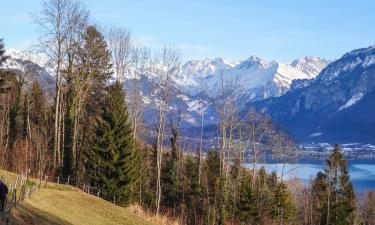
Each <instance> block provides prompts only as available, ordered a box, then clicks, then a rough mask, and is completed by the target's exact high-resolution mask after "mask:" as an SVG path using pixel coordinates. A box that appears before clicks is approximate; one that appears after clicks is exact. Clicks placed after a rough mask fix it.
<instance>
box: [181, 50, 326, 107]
mask: <svg viewBox="0 0 375 225" xmlns="http://www.w3.org/2000/svg"><path fill="white" fill-rule="evenodd" d="M328 63H329V61H327V60H324V59H321V58H318V57H304V58H301V59H299V60H295V61H293V62H292V63H290V64H285V63H280V62H276V61H271V62H268V61H266V60H263V59H261V58H260V57H258V56H254V55H252V56H250V57H249V58H247V59H245V60H243V61H240V62H236V61H229V60H225V59H222V58H216V59H205V60H193V61H189V62H187V63H186V64H185V65H184V66H182V70H181V71H182V72H181V76H180V77H179V79H177V81H176V83H177V84H179V85H180V87H181V89H183V90H186V91H188V92H189V94H192V95H194V94H197V93H199V92H200V90H202V86H203V89H204V90H206V91H207V92H208V93H209V95H210V96H215V93H216V91H217V87H218V84H220V83H221V80H222V79H224V81H225V83H227V84H232V85H239V86H241V87H240V90H241V92H243V93H244V95H247V96H248V97H249V98H250V99H252V100H261V99H264V98H268V97H276V96H280V95H282V94H284V93H285V92H286V91H288V90H289V89H290V86H291V83H292V81H293V80H298V79H313V78H315V77H316V76H317V75H318V74H319V72H320V71H321V70H322V69H323V68H324V67H325V66H326V65H328Z"/></svg>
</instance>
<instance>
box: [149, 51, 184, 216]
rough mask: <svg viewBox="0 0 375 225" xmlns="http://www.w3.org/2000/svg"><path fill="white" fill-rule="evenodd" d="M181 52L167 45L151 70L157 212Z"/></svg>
mask: <svg viewBox="0 0 375 225" xmlns="http://www.w3.org/2000/svg"><path fill="white" fill-rule="evenodd" d="M180 57H181V56H180V52H179V51H178V50H177V49H176V48H175V47H173V46H171V45H166V46H164V47H163V49H162V50H160V51H158V52H157V53H156V54H155V57H154V59H153V66H152V70H151V72H152V73H153V74H154V75H155V76H156V77H157V79H156V82H157V83H156V87H155V90H154V91H155V94H156V97H157V98H155V103H156V104H155V106H156V107H157V111H158V115H157V118H155V119H156V121H155V122H156V123H155V124H156V133H157V137H156V162H157V163H156V164H157V187H156V214H157V215H158V214H159V210H160V200H161V165H162V152H163V142H164V130H165V122H166V115H167V111H168V109H169V102H170V98H171V89H172V88H171V85H172V76H173V75H176V74H177V73H178V72H179V68H180V61H181V58H180Z"/></svg>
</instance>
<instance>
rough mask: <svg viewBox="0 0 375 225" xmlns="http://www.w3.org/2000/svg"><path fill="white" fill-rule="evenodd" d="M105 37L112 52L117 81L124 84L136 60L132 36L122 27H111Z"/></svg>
mask: <svg viewBox="0 0 375 225" xmlns="http://www.w3.org/2000/svg"><path fill="white" fill-rule="evenodd" d="M105 36H106V40H107V43H108V47H109V49H110V51H111V56H112V63H113V68H114V71H115V76H116V79H117V80H118V81H120V82H124V81H125V79H126V74H127V73H129V70H130V69H131V66H132V64H133V62H134V59H135V58H134V55H133V52H132V49H133V44H132V39H131V34H130V32H129V31H128V30H127V29H125V28H122V27H109V28H107V29H106V31H105Z"/></svg>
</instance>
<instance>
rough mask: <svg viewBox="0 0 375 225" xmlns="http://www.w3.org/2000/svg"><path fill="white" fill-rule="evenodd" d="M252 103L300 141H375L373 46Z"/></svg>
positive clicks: (356, 51) (347, 56)
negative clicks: (291, 86)
mask: <svg viewBox="0 0 375 225" xmlns="http://www.w3.org/2000/svg"><path fill="white" fill-rule="evenodd" d="M293 86H294V88H293V89H292V90H291V91H289V92H288V93H286V94H285V95H283V96H281V97H279V98H271V99H268V100H264V101H261V102H257V103H254V104H250V105H255V106H256V107H257V108H258V109H259V110H262V111H263V112H267V113H269V114H270V115H271V117H272V118H273V119H274V120H276V121H277V122H279V123H280V124H281V125H283V126H284V127H285V128H286V129H288V130H289V131H290V132H292V133H293V134H294V135H295V136H296V137H297V138H299V139H300V140H303V141H325V142H331V143H332V142H339V143H345V142H346V143H347V142H367V143H374V142H375V113H374V110H375V47H374V46H371V47H368V48H364V49H357V50H354V51H351V52H349V53H347V54H345V55H343V56H342V57H341V58H340V59H339V60H337V61H335V62H333V63H331V64H330V65H329V66H327V68H325V69H324V70H323V71H322V72H321V73H320V75H319V76H318V77H316V79H314V80H313V81H309V82H307V83H306V82H305V83H304V82H300V83H299V84H294V85H293Z"/></svg>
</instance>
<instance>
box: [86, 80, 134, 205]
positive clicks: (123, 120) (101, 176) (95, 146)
mask: <svg viewBox="0 0 375 225" xmlns="http://www.w3.org/2000/svg"><path fill="white" fill-rule="evenodd" d="M107 102H108V103H107V104H106V105H105V106H103V114H102V115H101V118H100V119H99V121H98V125H97V128H96V135H95V139H94V141H93V143H92V145H91V150H90V151H89V152H87V173H88V175H89V177H90V179H91V182H92V184H94V185H95V186H97V187H99V188H100V189H101V191H102V193H103V196H104V197H105V198H106V199H108V200H113V198H114V197H115V198H116V202H118V203H121V204H124V205H126V204H129V203H130V202H131V201H132V200H133V192H134V188H136V187H135V184H136V183H137V180H138V177H139V171H138V169H137V166H136V165H139V164H138V162H137V160H138V155H137V152H136V151H135V148H134V143H133V136H132V128H131V124H130V123H129V121H128V113H127V110H126V105H125V96H124V93H123V90H122V85H121V84H120V83H118V82H117V83H115V84H114V85H112V86H110V87H109V94H108V101H107Z"/></svg>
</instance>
